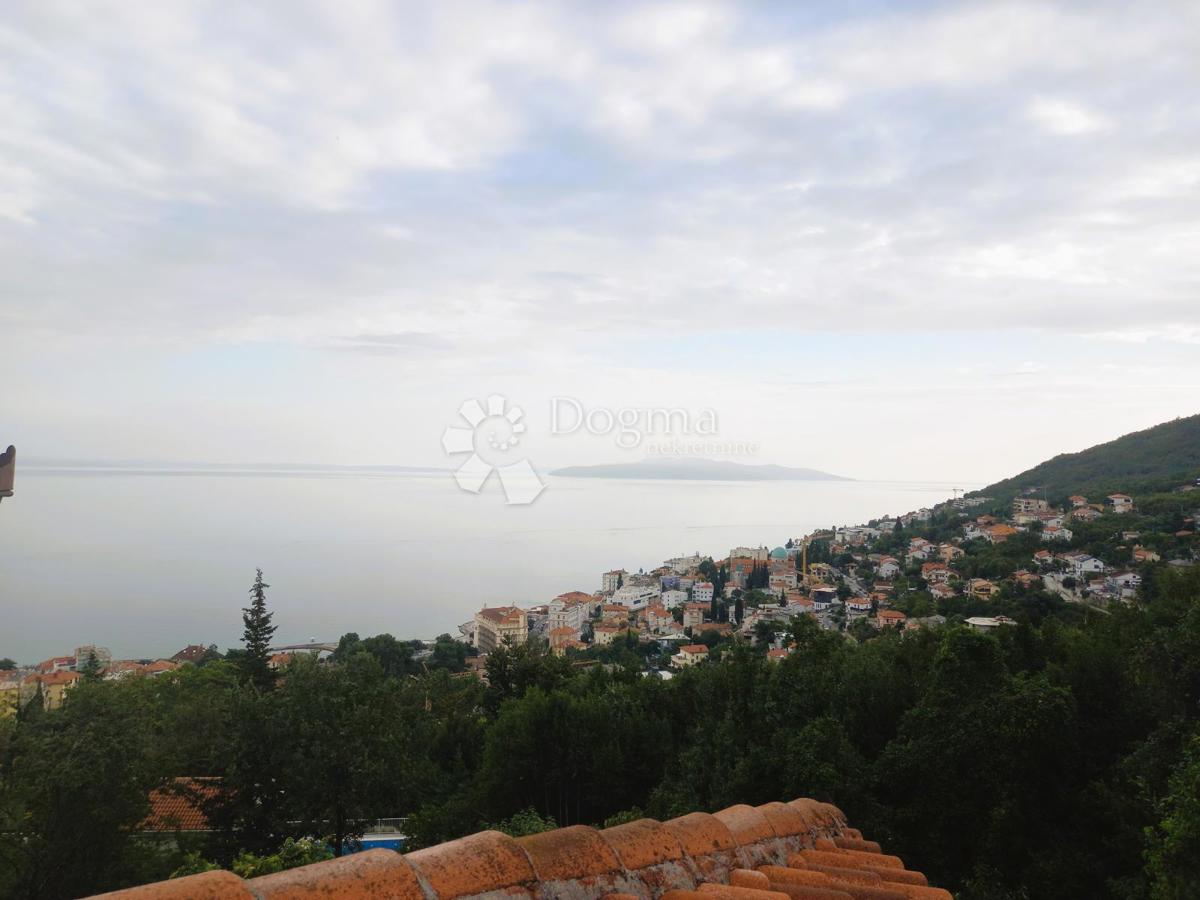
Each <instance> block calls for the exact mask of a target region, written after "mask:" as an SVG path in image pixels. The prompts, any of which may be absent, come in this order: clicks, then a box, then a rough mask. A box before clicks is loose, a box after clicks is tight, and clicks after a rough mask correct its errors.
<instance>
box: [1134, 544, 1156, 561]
mask: <svg viewBox="0 0 1200 900" xmlns="http://www.w3.org/2000/svg"><path fill="white" fill-rule="evenodd" d="M1133 559H1134V562H1158V561H1159V560H1161V559H1162V557H1161V556H1159V555H1158V554H1157V553H1155V552H1154V551H1153V550H1148V549H1146V548H1145V547H1134V548H1133Z"/></svg>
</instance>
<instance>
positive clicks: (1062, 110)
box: [1029, 97, 1111, 136]
mask: <svg viewBox="0 0 1200 900" xmlns="http://www.w3.org/2000/svg"><path fill="white" fill-rule="evenodd" d="M1029 117H1030V118H1031V119H1032V120H1033V121H1034V122H1035V123H1036V124H1038V125H1039V126H1041V127H1042V128H1044V129H1045V130H1046V131H1048V132H1050V133H1051V134H1057V135H1063V136H1074V135H1080V134H1092V133H1093V132H1097V131H1105V130H1107V129H1108V128H1109V127H1111V126H1110V123H1109V122H1108V121H1107V120H1106V119H1105V118H1103V117H1102V116H1098V115H1096V114H1095V113H1093V112H1089V111H1088V110H1087V109H1084V108H1083V107H1082V106H1079V105H1077V104H1074V103H1071V102H1069V101H1067V100H1056V99H1052V98H1048V97H1039V98H1037V99H1035V100H1034V101H1033V102H1032V103H1031V104H1030V105H1029Z"/></svg>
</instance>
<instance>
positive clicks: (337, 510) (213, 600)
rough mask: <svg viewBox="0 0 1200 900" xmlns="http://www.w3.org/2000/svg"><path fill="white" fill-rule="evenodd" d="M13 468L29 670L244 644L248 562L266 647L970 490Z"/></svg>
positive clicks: (452, 609)
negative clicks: (260, 601)
mask: <svg viewBox="0 0 1200 900" xmlns="http://www.w3.org/2000/svg"><path fill="white" fill-rule="evenodd" d="M25 474H26V476H27V477H24V478H23V481H22V482H21V485H20V493H19V494H18V495H17V496H15V497H14V498H12V499H11V500H5V501H4V503H3V506H0V547H2V548H3V552H4V554H5V564H4V566H3V567H0V596H3V597H4V600H5V618H4V628H3V630H0V657H5V656H9V657H13V658H14V659H17V660H18V661H20V662H23V663H35V662H38V661H39V660H41V659H45V658H48V657H49V656H52V655H62V654H69V653H71V652H72V651H73V650H74V648H75V647H76V646H79V645H81V644H91V643H94V644H98V645H101V646H107V647H109V648H110V649H111V650H112V651H113V652H114V654H116V655H117V656H119V657H135V658H137V657H143V656H146V657H156V656H169V655H171V654H172V653H174V652H176V651H177V650H179V649H181V648H182V647H183V646H185V645H187V644H193V643H198V642H202V643H205V644H207V643H209V642H213V643H216V644H217V645H218V646H219V647H220V648H221V649H222V650H224V649H226V648H227V647H234V646H237V645H238V642H239V639H240V636H241V627H242V626H241V608H242V607H243V606H245V605H246V603H247V598H248V595H247V593H246V591H247V589H248V588H249V586H250V583H251V581H252V580H253V578H254V570H255V568H258V567H261V568H262V569H263V571H264V574H265V576H266V581H267V582H268V583H269V584H271V585H272V587H271V590H270V591H269V593H268V597H269V600H270V606H271V609H273V610H274V611H275V624H276V625H278V626H279V631H278V632H277V633H276V643H277V645H285V644H290V643H296V642H300V641H306V640H308V639H309V638H314V637H315V638H318V639H320V640H329V641H336V640H337V639H338V638H339V637H340V636H341V635H342V634H343V633H345V632H347V631H357V632H359V633H360V634H362V635H364V636H365V635H367V634H375V633H379V632H385V631H386V632H389V633H391V634H394V635H396V636H397V637H401V638H414V637H421V638H431V637H434V636H436V635H437V634H438V633H440V632H444V631H449V632H450V633H452V634H457V626H458V625H459V624H461V623H462V622H464V621H466V620H467V619H469V618H470V617H471V616H472V615H473V614H474V611H475V610H476V609H478V608H479V607H480V606H483V605H485V604H486V605H489V606H499V605H507V604H511V603H516V604H518V605H521V606H533V605H536V604H539V603H547V602H549V601H550V600H551V599H553V598H554V597H555V596H557V595H558V594H560V593H563V592H565V591H570V590H587V591H594V590H598V589H599V587H600V573H601V572H603V571H607V570H609V569H612V568H617V567H623V568H628V569H629V570H630V571H636V570H637V569H638V568H645V569H650V568H652V567H654V566H657V565H660V564H661V563H662V561H663V560H664V559H667V558H669V557H672V556H679V555H684V554H688V553H693V552H697V551H699V552H701V553H704V554H712V555H715V556H721V555H723V554H725V553H727V552H728V551H729V549H730V548H731V547H735V546H742V545H746V544H752V545H759V544H763V543H766V544H768V545H769V546H776V545H779V544H783V543H785V542H786V541H787V540H788V539H789V538H795V537H800V536H801V535H802V534H804V533H807V532H809V531H811V530H813V529H815V528H817V527H828V526H830V525H834V524H846V523H851V522H857V521H865V520H866V519H868V518H873V517H875V516H879V515H883V514H885V513H891V514H893V515H895V514H901V513H904V512H908V511H909V510H912V509H917V508H919V507H921V506H925V505H929V504H930V503H933V502H937V501H940V500H943V499H946V498H948V497H949V496H950V495H951V488H952V487H958V488H966V487H977V486H978V485H972V484H955V485H950V484H946V483H940V484H928V483H925V484H919V483H918V484H912V483H909V484H894V483H880V482H853V481H836V482H831V481H784V482H778V481H776V482H736V483H735V482H696V481H690V482H681V481H673V482H663V481H658V482H648V481H636V482H635V481H625V480H621V479H574V478H555V477H553V476H550V477H548V479H547V481H548V484H549V486H548V488H547V490H546V491H545V493H544V494H543V495H542V496H540V497H539V498H538V500H537V502H536V503H533V504H531V505H528V506H507V505H505V504H504V502H503V499H504V498H503V496H502V495H501V492H500V490H499V487H498V486H497V485H496V484H494V483H493V484H491V485H489V486H488V487H485V489H484V491H483V492H482V493H481V494H480V495H479V496H473V495H471V494H469V493H465V492H463V491H460V490H458V488H457V487H456V485H455V483H454V481H453V480H452V478H451V477H450V474H449V473H437V474H417V473H409V474H397V473H370V472H359V473H352V474H342V475H339V476H336V477H323V476H321V475H319V474H317V475H314V474H304V473H286V472H280V473H276V474H275V475H271V476H262V475H245V476H231V475H229V474H228V473H218V472H213V473H207V474H205V475H204V476H203V477H193V475H190V474H178V473H176V474H166V475H162V476H159V477H153V478H150V477H144V476H143V475H140V474H130V473H124V472H117V471H104V472H101V473H93V474H91V475H90V476H84V477H80V476H79V475H73V474H61V473H56V472H51V471H33V472H27V473H25Z"/></svg>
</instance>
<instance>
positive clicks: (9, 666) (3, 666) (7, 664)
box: [0, 656, 17, 672]
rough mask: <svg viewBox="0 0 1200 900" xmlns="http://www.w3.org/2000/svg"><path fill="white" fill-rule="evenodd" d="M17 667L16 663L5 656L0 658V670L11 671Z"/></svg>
mask: <svg viewBox="0 0 1200 900" xmlns="http://www.w3.org/2000/svg"><path fill="white" fill-rule="evenodd" d="M16 667H17V664H16V663H15V662H14V661H13V660H11V659H9V658H8V657H7V656H6V657H4V659H0V672H11V671H12V670H13V669H15V668H16Z"/></svg>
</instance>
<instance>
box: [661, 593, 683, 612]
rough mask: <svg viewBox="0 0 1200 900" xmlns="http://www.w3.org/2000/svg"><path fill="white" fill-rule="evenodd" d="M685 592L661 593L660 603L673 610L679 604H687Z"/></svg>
mask: <svg viewBox="0 0 1200 900" xmlns="http://www.w3.org/2000/svg"><path fill="white" fill-rule="evenodd" d="M687 598H688V594H687V591H663V592H662V603H663V606H665V607H666V608H667V609H674V608H675V607H677V606H679V605H680V604H681V603H687Z"/></svg>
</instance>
